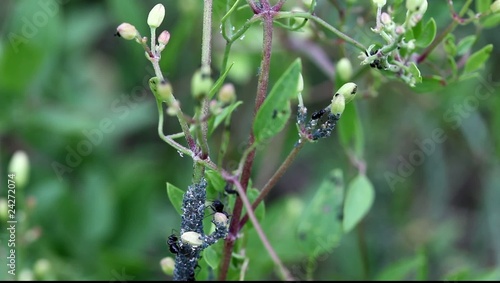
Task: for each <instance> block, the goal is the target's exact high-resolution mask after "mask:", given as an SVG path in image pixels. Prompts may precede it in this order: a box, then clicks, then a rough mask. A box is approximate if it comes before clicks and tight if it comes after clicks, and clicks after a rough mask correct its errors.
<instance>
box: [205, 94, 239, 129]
mask: <svg viewBox="0 0 500 283" xmlns="http://www.w3.org/2000/svg"><path fill="white" fill-rule="evenodd" d="M242 103H243V102H241V101H238V102H236V103H233V104H231V105H229V106H227V107H225V108H224V109H223V110H222V112H221V113H219V114H218V115H215V116H214V117H211V118H210V119H209V120H208V134H209V135H211V134H212V133H213V132H214V131H215V129H217V127H218V126H219V125H220V124H221V123H222V122H223V121H224V119H226V117H227V116H229V115H231V113H233V111H234V110H235V109H236V107H238V106H240V105H241V104H242Z"/></svg>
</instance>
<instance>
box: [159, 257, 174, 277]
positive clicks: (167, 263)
mask: <svg viewBox="0 0 500 283" xmlns="http://www.w3.org/2000/svg"><path fill="white" fill-rule="evenodd" d="M160 266H161V270H162V271H163V273H165V274H166V275H169V276H172V274H174V267H175V261H174V259H173V258H171V257H164V258H162V259H161V261H160Z"/></svg>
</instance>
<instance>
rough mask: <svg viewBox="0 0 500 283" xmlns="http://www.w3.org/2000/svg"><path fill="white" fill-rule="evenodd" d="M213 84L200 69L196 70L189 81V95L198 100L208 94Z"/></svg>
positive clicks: (208, 76)
mask: <svg viewBox="0 0 500 283" xmlns="http://www.w3.org/2000/svg"><path fill="white" fill-rule="evenodd" d="M213 84H214V82H213V80H212V78H211V77H210V75H209V74H206V73H202V71H201V69H198V70H196V72H195V73H194V74H193V78H192V79H191V94H192V95H193V97H194V98H196V99H200V98H202V97H204V96H205V95H207V94H208V93H209V92H210V89H211V88H212V85H213Z"/></svg>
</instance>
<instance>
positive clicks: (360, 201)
mask: <svg viewBox="0 0 500 283" xmlns="http://www.w3.org/2000/svg"><path fill="white" fill-rule="evenodd" d="M374 200H375V190H374V189H373V185H372V184H371V183H370V180H368V178H367V177H366V176H365V175H363V174H358V176H356V177H355V178H354V179H353V180H351V182H350V183H349V186H348V188H347V193H346V198H345V204H344V222H343V227H344V232H346V233H348V232H349V231H351V230H352V229H353V228H354V227H355V226H356V225H357V224H358V223H359V222H360V221H361V219H363V217H365V215H366V214H367V213H368V211H369V210H370V208H371V206H372V204H373V201H374Z"/></svg>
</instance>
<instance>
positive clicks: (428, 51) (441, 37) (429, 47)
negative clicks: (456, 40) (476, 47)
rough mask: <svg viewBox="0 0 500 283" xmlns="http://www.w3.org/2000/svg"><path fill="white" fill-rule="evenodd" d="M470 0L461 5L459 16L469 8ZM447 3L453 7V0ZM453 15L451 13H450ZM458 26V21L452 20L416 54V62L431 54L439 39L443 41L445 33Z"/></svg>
mask: <svg viewBox="0 0 500 283" xmlns="http://www.w3.org/2000/svg"><path fill="white" fill-rule="evenodd" d="M471 2H472V0H468V1H467V2H466V3H465V4H464V6H463V7H462V9H461V10H460V13H459V17H462V16H463V15H464V14H465V13H466V12H467V9H468V8H469V6H470V4H471ZM449 4H450V5H451V7H453V1H451V0H450V1H449ZM452 17H453V15H452ZM457 26H458V22H457V21H455V20H453V21H452V22H451V23H450V24H449V25H448V26H447V27H446V28H445V29H444V30H443V31H442V32H441V33H440V34H439V35H438V36H437V37H436V39H434V40H433V41H432V43H431V45H429V46H428V47H427V48H425V50H424V51H423V52H422V54H420V56H418V58H417V60H416V61H417V64H418V63H421V62H423V61H424V60H425V59H426V58H427V56H429V54H431V52H432V51H433V50H434V48H436V47H437V46H438V45H439V44H440V43H441V41H443V39H444V38H445V37H446V35H448V34H449V33H451V32H452V31H453V30H454V29H455V28H456V27H457Z"/></svg>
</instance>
